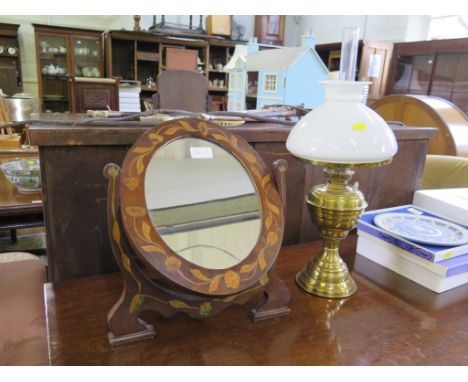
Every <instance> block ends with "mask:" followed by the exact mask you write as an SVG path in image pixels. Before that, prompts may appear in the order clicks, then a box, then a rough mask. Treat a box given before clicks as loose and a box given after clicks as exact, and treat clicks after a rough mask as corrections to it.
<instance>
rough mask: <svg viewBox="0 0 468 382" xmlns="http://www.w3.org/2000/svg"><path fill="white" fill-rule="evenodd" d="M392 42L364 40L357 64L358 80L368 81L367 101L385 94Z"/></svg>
mask: <svg viewBox="0 0 468 382" xmlns="http://www.w3.org/2000/svg"><path fill="white" fill-rule="evenodd" d="M392 51H393V44H391V43H384V42H374V41H364V44H363V47H362V53H361V63H360V65H359V81H370V82H372V84H371V85H370V87H369V95H368V101H369V102H372V101H375V100H377V99H379V98H381V97H383V96H384V95H385V89H386V85H387V81H388V75H389V70H390V64H391V60H392Z"/></svg>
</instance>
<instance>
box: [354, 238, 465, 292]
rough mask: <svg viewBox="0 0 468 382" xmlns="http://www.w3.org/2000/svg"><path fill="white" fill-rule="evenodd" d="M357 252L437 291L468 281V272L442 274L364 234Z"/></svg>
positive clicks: (358, 254) (443, 290) (359, 240)
mask: <svg viewBox="0 0 468 382" xmlns="http://www.w3.org/2000/svg"><path fill="white" fill-rule="evenodd" d="M356 252H357V256H356V257H359V256H362V257H365V258H367V259H369V260H372V261H373V262H375V263H377V264H379V265H381V266H383V267H385V268H387V269H390V270H391V271H393V272H395V273H398V274H399V275H401V276H404V277H406V278H408V279H410V280H412V281H414V282H416V283H418V284H420V285H422V286H424V287H425V288H428V289H430V290H432V291H434V292H436V293H442V292H445V291H447V290H450V289H453V288H456V287H459V286H461V285H464V284H466V283H467V282H468V272H465V273H460V274H456V275H453V276H450V277H444V276H440V275H438V274H436V273H434V272H433V271H432V270H430V269H427V268H425V267H422V266H421V265H420V264H418V263H416V262H414V261H411V260H410V259H408V256H405V255H403V254H401V253H399V252H397V251H392V250H390V249H388V248H385V247H382V246H381V245H379V244H378V243H375V242H374V241H371V240H369V239H368V238H366V237H363V236H362V235H361V236H359V238H358V243H357V249H356Z"/></svg>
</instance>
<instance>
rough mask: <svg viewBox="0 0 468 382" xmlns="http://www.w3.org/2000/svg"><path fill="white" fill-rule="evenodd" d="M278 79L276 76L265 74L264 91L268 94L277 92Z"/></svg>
mask: <svg viewBox="0 0 468 382" xmlns="http://www.w3.org/2000/svg"><path fill="white" fill-rule="evenodd" d="M276 78H277V75H276V74H265V81H264V85H263V90H264V91H266V92H276V87H277V80H276Z"/></svg>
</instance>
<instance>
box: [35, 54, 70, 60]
mask: <svg viewBox="0 0 468 382" xmlns="http://www.w3.org/2000/svg"><path fill="white" fill-rule="evenodd" d="M40 57H41V60H43V59H44V60H50V59H52V58H67V54H66V53H47V54H42V53H41V55H40Z"/></svg>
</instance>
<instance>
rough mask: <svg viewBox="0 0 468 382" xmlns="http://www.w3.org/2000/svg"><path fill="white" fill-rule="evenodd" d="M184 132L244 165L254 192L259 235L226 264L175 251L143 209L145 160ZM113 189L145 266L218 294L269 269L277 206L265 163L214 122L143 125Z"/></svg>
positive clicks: (279, 218) (277, 232)
mask: <svg viewBox="0 0 468 382" xmlns="http://www.w3.org/2000/svg"><path fill="white" fill-rule="evenodd" d="M184 137H192V138H201V139H205V140H207V141H210V142H212V143H214V144H217V145H219V146H221V147H222V148H224V149H225V150H227V151H228V152H230V153H231V154H232V155H234V157H235V158H237V159H238V160H239V162H240V163H241V164H242V165H243V166H244V168H245V170H246V172H247V174H248V175H249V176H250V178H251V180H252V182H253V184H254V186H255V189H256V191H257V195H258V197H259V205H260V216H261V222H262V226H261V232H260V236H259V239H258V241H257V243H256V245H255V246H254V248H253V249H252V251H251V252H250V253H249V255H248V256H247V257H246V258H245V259H244V260H243V261H241V262H240V263H239V264H237V265H235V266H233V267H231V268H227V269H208V268H204V267H201V266H198V265H196V264H193V263H191V262H189V261H188V260H186V259H184V258H183V257H181V256H179V255H178V254H177V253H175V252H174V251H172V249H171V248H170V247H169V246H167V244H166V243H165V242H164V240H163V239H162V238H161V236H160V235H159V234H158V232H157V230H156V229H155V228H154V226H153V224H152V222H151V219H150V216H149V214H148V211H147V207H146V199H145V195H144V183H145V182H144V181H145V176H146V169H147V167H148V164H149V161H150V160H151V158H152V157H153V154H154V153H155V152H156V151H157V150H158V149H160V148H161V147H162V146H165V145H167V144H169V143H170V142H172V141H174V140H177V139H181V138H184ZM119 191H120V198H121V208H120V210H121V219H122V223H123V226H124V229H125V231H126V236H127V237H128V239H129V242H130V245H131V247H132V249H133V251H134V252H135V253H136V254H137V256H138V257H139V258H140V259H141V260H142V261H143V262H144V263H145V265H146V266H149V267H150V268H154V269H156V270H157V271H158V272H160V273H161V274H162V275H163V276H164V277H166V278H167V279H169V280H171V281H173V282H174V283H176V284H177V285H179V286H182V287H184V288H187V289H189V290H191V291H194V292H197V293H202V294H205V295H212V296H221V295H230V294H234V293H239V292H240V291H243V290H246V289H247V288H249V287H250V286H252V285H253V284H255V283H256V282H258V281H259V280H260V279H261V278H262V275H264V274H265V273H266V272H267V271H268V270H269V269H270V267H271V266H272V265H273V263H274V261H275V259H276V257H277V255H278V252H279V249H280V247H281V241H282V237H283V232H284V216H283V213H282V211H283V205H282V200H281V197H280V195H279V193H278V190H277V188H276V186H275V184H274V180H273V179H272V177H271V174H270V171H269V169H268V167H267V166H266V165H265V164H264V162H263V160H262V159H261V157H260V156H259V155H258V154H257V152H256V151H255V150H254V149H253V148H252V147H251V146H250V145H249V144H248V143H247V142H246V141H244V140H243V139H242V138H240V137H239V136H237V135H234V134H232V133H231V132H229V131H228V130H227V129H225V128H222V127H220V126H218V125H216V124H214V123H210V122H207V121H203V120H197V119H183V120H171V121H167V122H165V123H163V124H160V125H158V126H156V127H154V128H151V129H148V130H147V131H146V132H145V133H143V134H142V135H141V136H140V137H139V139H138V140H137V141H136V142H135V144H134V145H133V146H132V147H131V148H130V150H129V151H128V153H127V155H126V157H125V159H124V162H123V165H122V171H121V176H120V189H119ZM188 192H189V190H188Z"/></svg>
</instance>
